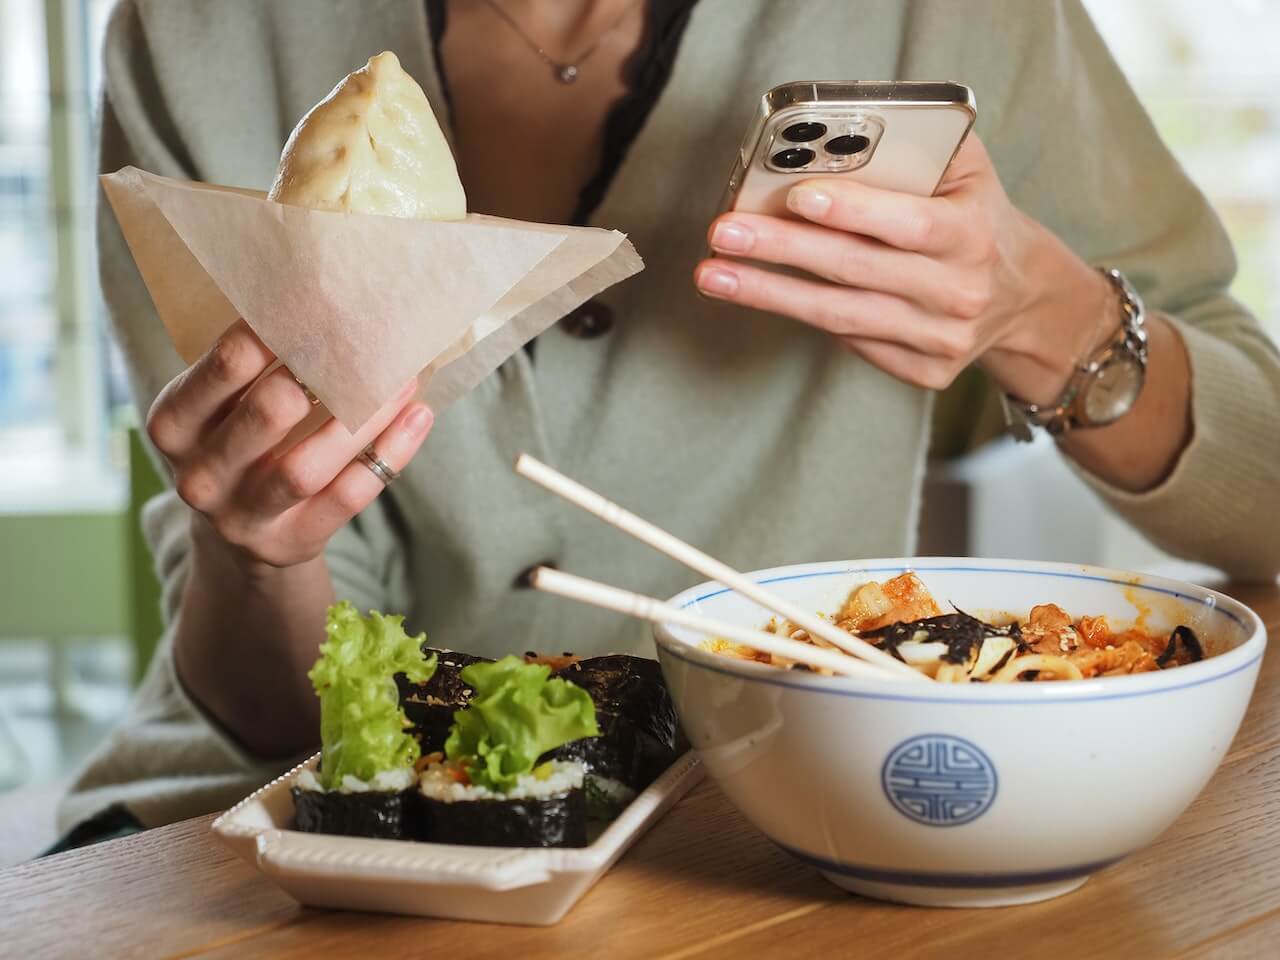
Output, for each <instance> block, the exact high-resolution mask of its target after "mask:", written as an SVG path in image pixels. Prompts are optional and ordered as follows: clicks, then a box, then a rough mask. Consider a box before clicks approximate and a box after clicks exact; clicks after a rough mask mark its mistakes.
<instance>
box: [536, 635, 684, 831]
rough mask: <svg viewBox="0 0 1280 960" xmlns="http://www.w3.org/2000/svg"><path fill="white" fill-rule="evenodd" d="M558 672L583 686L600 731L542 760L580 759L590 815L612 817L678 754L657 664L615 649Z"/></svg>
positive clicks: (669, 704) (672, 708)
mask: <svg viewBox="0 0 1280 960" xmlns="http://www.w3.org/2000/svg"><path fill="white" fill-rule="evenodd" d="M556 676H558V677H560V678H562V679H564V680H568V681H570V682H571V683H573V684H575V685H577V686H578V687H581V688H582V689H583V690H585V691H587V694H588V695H589V696H590V697H591V700H592V702H593V703H594V704H595V707H596V722H597V724H598V726H599V728H600V734H599V736H596V737H592V738H590V739H583V740H576V741H573V742H571V743H567V744H565V745H564V746H562V747H559V748H557V749H556V750H554V751H552V752H551V753H550V754H548V756H547V757H546V759H552V760H578V761H580V762H581V763H582V764H583V765H584V766H585V767H586V769H587V791H588V797H589V800H590V801H591V814H592V816H595V817H603V818H608V817H611V816H614V815H616V814H617V813H618V811H619V810H620V808H621V807H623V806H625V805H626V804H627V803H629V802H630V801H631V799H632V798H633V797H634V796H635V795H636V794H637V793H638V792H640V791H641V790H643V789H645V788H646V787H647V786H649V784H651V783H653V781H654V780H656V779H657V778H658V775H659V774H661V773H662V771H664V770H665V769H667V767H669V766H671V764H672V763H674V762H675V760H676V758H677V756H678V753H677V751H676V712H675V706H674V705H673V704H672V702H671V694H670V693H669V692H668V690H667V686H666V684H665V683H664V682H663V679H662V671H661V668H660V667H659V666H658V662H657V661H656V660H647V659H645V658H643V657H631V656H626V655H623V654H613V655H609V656H603V657H592V658H589V659H586V660H580V661H578V662H577V663H573V664H570V665H569V666H567V667H565V668H564V669H563V670H561V671H559V672H558V673H557V674H556Z"/></svg>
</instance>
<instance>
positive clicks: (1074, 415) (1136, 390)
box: [1002, 267, 1147, 441]
mask: <svg viewBox="0 0 1280 960" xmlns="http://www.w3.org/2000/svg"><path fill="white" fill-rule="evenodd" d="M1099 272H1101V273H1102V275H1103V276H1104V277H1106V278H1107V279H1108V280H1110V281H1111V285H1112V286H1113V287H1115V289H1116V292H1117V293H1118V294H1119V297H1120V313H1121V322H1120V331H1119V333H1117V334H1116V336H1115V339H1113V340H1112V341H1111V342H1110V343H1107V344H1104V345H1103V346H1102V347H1101V348H1099V349H1098V350H1097V352H1095V353H1094V354H1093V355H1092V356H1091V357H1089V358H1088V359H1087V360H1085V361H1084V362H1083V363H1081V364H1080V365H1079V366H1078V367H1076V369H1075V372H1074V373H1072V375H1071V379H1070V380H1068V381H1067V386H1066V389H1064V390H1063V391H1062V396H1060V397H1059V398H1058V400H1057V402H1056V403H1053V404H1045V405H1039V404H1034V403H1023V402H1022V401H1021V400H1018V399H1017V398H1016V397H1011V396H1009V395H1008V394H1007V393H1006V394H1003V395H1002V400H1003V403H1004V416H1005V423H1006V424H1007V425H1008V427H1009V432H1010V433H1011V434H1013V436H1014V438H1015V439H1017V440H1021V441H1030V440H1031V439H1032V437H1033V436H1034V433H1033V430H1032V428H1033V427H1043V428H1044V429H1045V430H1047V431H1048V432H1049V434H1050V435H1052V436H1055V437H1058V436H1061V435H1062V434H1064V433H1066V432H1067V431H1068V430H1080V429H1087V428H1089V427H1105V426H1107V425H1108V424H1111V423H1115V422H1116V421H1117V420H1119V419H1120V418H1121V417H1123V416H1124V415H1125V414H1126V413H1128V412H1129V411H1130V410H1132V409H1133V405H1134V404H1135V403H1136V402H1137V400H1138V394H1140V393H1141V392H1142V385H1143V383H1144V382H1145V381H1146V376H1147V330H1146V326H1145V318H1146V313H1145V311H1144V309H1143V306H1142V298H1141V297H1140V296H1138V291H1136V290H1134V289H1133V285H1132V284H1131V283H1129V281H1128V279H1127V278H1126V277H1125V275H1124V274H1122V273H1121V272H1120V271H1119V270H1114V269H1110V268H1106V267H1100V268H1099Z"/></svg>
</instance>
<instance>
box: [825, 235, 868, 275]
mask: <svg viewBox="0 0 1280 960" xmlns="http://www.w3.org/2000/svg"><path fill="white" fill-rule="evenodd" d="M866 273H867V271H866V258H865V257H864V255H863V251H862V250H861V249H860V248H859V246H858V245H857V244H849V245H848V246H846V247H845V248H844V249H843V250H841V251H840V255H839V256H838V257H837V258H836V264H835V271H834V276H833V277H832V279H834V280H835V281H836V282H837V283H844V284H849V285H854V284H857V283H858V282H859V281H860V280H863V279H865V277H866Z"/></svg>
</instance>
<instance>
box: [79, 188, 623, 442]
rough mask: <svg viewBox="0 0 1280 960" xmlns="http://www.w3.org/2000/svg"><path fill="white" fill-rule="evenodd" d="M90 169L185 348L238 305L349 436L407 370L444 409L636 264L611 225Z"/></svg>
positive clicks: (218, 327)
mask: <svg viewBox="0 0 1280 960" xmlns="http://www.w3.org/2000/svg"><path fill="white" fill-rule="evenodd" d="M101 179H102V186H103V189H104V190H105V192H106V195H107V199H108V201H110V203H111V208H112V210H114V211H115V215H116V219H117V220H118V221H119V223H120V227H121V229H122V230H123V232H124V237H125V240H126V241H127V242H128V244H129V249H130V251H131V252H132V253H133V258H134V261H135V262H136V263H137V265H138V269H139V271H140V272H141V274H142V279H143V281H144V282H145V283H146V285H147V289H148V291H149V292H150V293H151V299H152V300H153V301H154V302H155V305H156V310H157V312H158V313H159V315H160V319H161V320H162V321H163V323H164V325H165V329H166V330H167V331H168V332H169V336H170V338H171V339H172V340H173V344H174V346H175V347H176V348H177V350H178V353H179V354H180V355H181V356H182V358H183V359H184V360H185V361H186V362H188V363H191V362H192V361H194V360H195V359H196V358H197V357H199V356H200V355H201V354H202V353H204V352H205V350H207V349H208V347H209V346H210V345H211V344H212V343H213V342H214V341H215V340H216V339H217V338H218V336H219V335H220V334H221V333H222V332H223V331H224V330H226V329H227V327H229V326H230V325H231V324H232V323H234V322H235V321H236V319H237V318H238V317H244V319H245V320H246V322H247V323H248V324H249V325H250V326H251V327H252V328H253V330H254V332H255V333H256V334H257V335H258V336H259V337H261V338H262V341H263V343H265V344H266V345H267V346H268V347H269V348H270V349H271V351H272V352H273V353H275V354H276V356H277V357H279V358H280V360H281V362H283V363H284V364H285V365H286V366H287V367H288V368H289V370H290V371H291V372H292V373H293V374H294V375H295V376H296V377H298V378H299V379H300V380H302V381H303V382H304V383H305V384H306V385H307V386H308V387H309V388H310V389H311V391H312V392H313V393H314V394H315V395H316V396H317V397H318V398H319V399H320V401H321V402H322V403H323V404H324V405H325V407H326V408H328V410H329V411H330V412H331V413H332V414H333V415H334V416H335V417H337V418H338V419H339V420H340V421H341V422H342V423H343V424H344V425H345V426H346V427H347V429H348V430H351V431H352V432H354V431H355V430H356V429H358V428H359V427H360V426H361V425H362V424H363V423H364V422H365V421H366V420H368V419H369V417H370V416H372V415H373V413H374V412H375V411H376V410H377V409H378V408H379V407H380V406H382V404H383V403H384V402H386V401H387V400H388V399H390V397H391V396H392V395H393V394H394V393H395V391H396V390H397V388H398V387H399V386H400V385H401V384H402V383H404V382H405V381H406V380H408V379H409V377H411V376H413V375H414V374H419V373H420V374H422V376H421V377H420V380H421V381H422V382H423V383H424V384H425V386H424V388H423V389H422V390H421V391H420V393H421V395H422V396H423V398H424V399H425V400H426V401H427V402H428V403H429V404H430V405H431V406H432V407H433V408H434V409H435V410H436V411H437V412H438V411H440V410H441V409H443V408H444V407H446V406H447V405H448V404H450V403H452V402H453V401H454V400H456V399H457V398H458V397H460V396H461V395H462V394H464V393H465V392H466V391H468V390H470V389H471V388H472V387H474V386H475V385H476V384H477V383H479V382H480V381H481V380H482V379H483V378H484V377H485V376H487V375H488V374H489V373H490V372H492V371H493V370H494V369H495V368H496V367H498V366H499V365H500V364H501V363H502V362H503V361H504V360H506V359H507V358H508V357H510V356H511V355H512V354H513V353H514V352H515V351H516V350H518V349H520V347H521V346H522V345H523V344H524V343H525V342H526V341H528V340H529V339H530V338H532V337H534V336H537V335H538V334H539V333H541V332H542V331H543V330H545V329H546V328H547V327H549V326H550V325H551V324H552V323H554V322H555V321H556V320H558V319H559V318H560V317H562V316H564V315H565V314H566V313H569V312H570V311H571V310H573V309H574V308H575V307H577V306H578V305H579V304H581V303H582V302H583V301H585V300H587V299H589V298H590V297H593V296H595V295H596V294H597V293H599V292H600V291H601V290H604V289H605V288H606V287H609V286H612V285H613V284H615V283H617V282H618V281H619V280H623V279H625V278H626V277H629V276H631V275H632V274H634V273H637V272H639V271H640V270H641V269H642V266H643V265H642V263H641V261H640V257H639V256H638V255H637V254H636V252H635V250H634V249H633V248H632V246H631V244H630V242H628V240H627V239H626V237H625V236H623V235H622V234H621V233H618V232H617V231H613V230H600V229H596V228H591V227H565V226H553V225H547V224H536V223H523V222H520V221H515V220H503V219H499V218H497V217H485V216H479V215H475V214H473V215H470V216H468V217H467V218H466V219H465V220H461V221H456V222H445V223H440V222H433V221H428V220H405V219H398V218H395V217H378V216H368V215H364V214H352V213H330V212H322V211H318V210H309V209H306V208H303V207H294V206H286V205H284V204H279V203H274V202H272V201H270V200H267V199H265V197H264V195H263V194H261V193H257V192H254V191H250V190H240V189H236V188H233V187H219V186H211V185H207V184H201V183H191V182H188V181H183V180H172V179H169V178H167V177H158V176H155V175H154V174H150V173H146V172H144V171H142V170H138V169H137V168H135V167H125V168H123V169H122V170H119V171H117V172H116V173H112V174H108V175H106V176H103V177H102V178H101Z"/></svg>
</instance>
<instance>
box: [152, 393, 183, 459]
mask: <svg viewBox="0 0 1280 960" xmlns="http://www.w3.org/2000/svg"><path fill="white" fill-rule="evenodd" d="M146 429H147V436H148V437H150V438H151V442H152V443H154V444H155V446H156V449H157V450H159V451H160V452H161V453H170V452H171V451H172V450H173V449H174V448H175V447H176V446H177V440H178V424H177V419H176V418H175V417H174V415H173V411H171V410H170V409H169V408H168V406H166V405H165V403H164V402H163V401H162V400H157V401H156V402H155V403H153V404H152V405H151V409H150V410H148V411H147V424H146Z"/></svg>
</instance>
